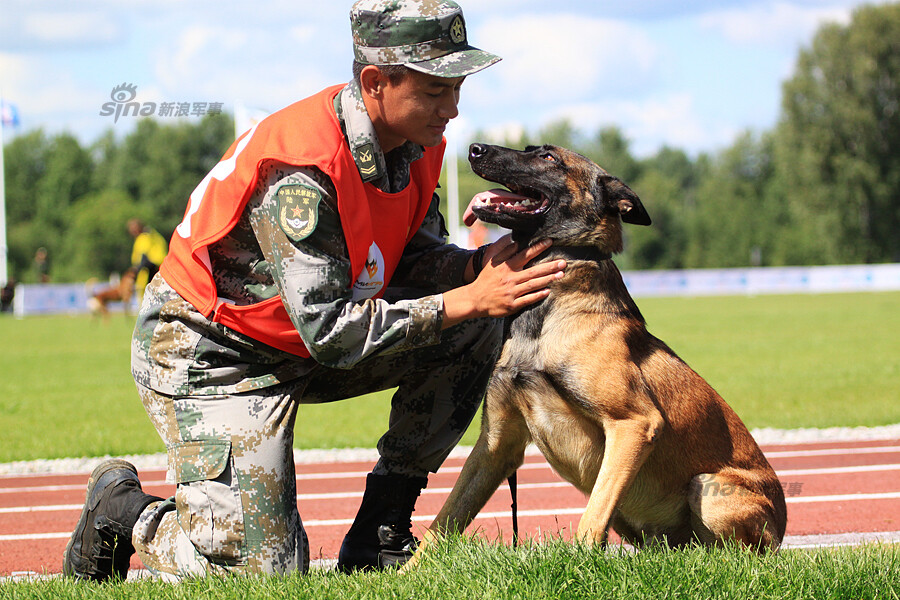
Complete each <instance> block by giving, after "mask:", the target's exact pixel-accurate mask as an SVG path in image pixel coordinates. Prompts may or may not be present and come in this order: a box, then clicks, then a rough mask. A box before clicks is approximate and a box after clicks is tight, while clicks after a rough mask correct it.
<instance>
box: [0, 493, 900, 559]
mask: <svg viewBox="0 0 900 600" xmlns="http://www.w3.org/2000/svg"><path fill="white" fill-rule="evenodd" d="M873 499H900V492H889V493H885V494H841V495H836V496H810V497H809V498H788V499H787V502H788V503H789V504H792V503H804V502H836V501H848V500H873ZM79 508H80V507H79ZM583 512H584V507H571V508H555V509H534V510H520V511H519V517H522V518H524V517H559V516H580V515H581V514H582V513H583ZM436 516H437V515H413V518H412V521H413V522H414V523H422V524H426V525H427V524H430V523H431V521H433V520H434V518H435V517H436ZM509 518H510V511H509V510H501V511H491V512H481V513H478V516H477V517H475V520H476V521H484V520H493V519H509ZM352 523H353V519H352V518H349V519H305V520H304V521H303V526H304V527H338V526H340V527H347V526H350V525H351V524H352ZM71 535H72V533H71V532H53V533H24V534H8V535H0V542H15V541H24V540H51V539H66V538H68V537H69V536H71ZM842 535H846V536H847V539H850V540H852V539H853V538H852V537H851V536H854V535H855V536H865V535H868V534H842ZM872 535H876V534H872ZM886 535H891V536H895V537H894V538H892V541H900V537H898V536H900V532H893V533H889V534H886ZM791 537H792V536H787V537H786V538H785V544H788V545H790V544H789V539H790V538H791ZM797 537H802V538H809V537H815V536H797ZM804 543H806V542H804ZM816 545H829V544H828V543H827V542H816ZM797 547H805V546H799V545H798V546H797Z"/></svg>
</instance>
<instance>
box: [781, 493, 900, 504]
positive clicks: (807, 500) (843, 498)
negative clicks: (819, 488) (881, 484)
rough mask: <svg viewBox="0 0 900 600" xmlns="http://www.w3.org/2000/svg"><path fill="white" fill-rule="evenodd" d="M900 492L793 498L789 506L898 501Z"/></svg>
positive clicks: (789, 499)
mask: <svg viewBox="0 0 900 600" xmlns="http://www.w3.org/2000/svg"><path fill="white" fill-rule="evenodd" d="M898 499H900V492H873V493H870V494H832V495H828V496H791V497H790V498H785V500H784V501H785V502H787V503H788V504H812V503H817V502H848V501H852V500H898Z"/></svg>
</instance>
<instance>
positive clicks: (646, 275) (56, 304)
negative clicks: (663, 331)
mask: <svg viewBox="0 0 900 600" xmlns="http://www.w3.org/2000/svg"><path fill="white" fill-rule="evenodd" d="M622 276H623V277H624V278H625V284H626V285H627V286H628V289H629V291H631V293H632V295H634V296H635V297H642V296H644V297H647V296H714V295H723V296H724V295H756V294H807V293H809V294H816V293H829V292H881V291H892V290H900V264H882V265H846V266H828V267H758V268H747V269H685V270H674V271H624V272H623V273H622ZM85 287H86V286H85V285H84V284H77V283H75V284H40V285H28V284H19V285H17V286H16V296H15V300H14V303H13V306H14V312H15V314H16V315H17V316H20V317H22V316H27V315H46V314H59V313H70V314H77V313H86V312H88V307H87V290H86V289H85ZM110 308H111V310H114V311H115V310H122V308H123V307H122V305H121V304H120V303H119V304H113V305H111V306H110ZM131 309H132V310H134V307H131Z"/></svg>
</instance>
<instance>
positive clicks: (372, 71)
mask: <svg viewBox="0 0 900 600" xmlns="http://www.w3.org/2000/svg"><path fill="white" fill-rule="evenodd" d="M387 80H388V79H387V77H386V76H385V74H384V73H382V72H381V69H379V68H378V67H376V66H375V65H366V66H365V67H363V70H362V71H361V72H360V74H359V87H360V89H361V90H362V93H363V94H367V95H369V96H371V97H373V98H380V97H381V95H382V92H383V91H384V86H385V84H386V83H387Z"/></svg>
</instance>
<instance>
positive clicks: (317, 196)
mask: <svg viewBox="0 0 900 600" xmlns="http://www.w3.org/2000/svg"><path fill="white" fill-rule="evenodd" d="M276 195H277V196H278V224H279V225H280V226H281V229H282V231H284V233H285V235H286V236H288V238H290V239H291V240H292V241H294V242H299V241H300V240H303V239H305V238H307V237H309V235H310V234H311V233H312V232H313V231H314V230H315V228H316V224H317V223H318V221H319V201H320V200H322V193H321V192H319V190H317V189H316V188H314V187H312V186H308V185H303V184H299V183H293V184H288V185H283V186H281V187H280V188H278V191H277V192H276Z"/></svg>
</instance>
